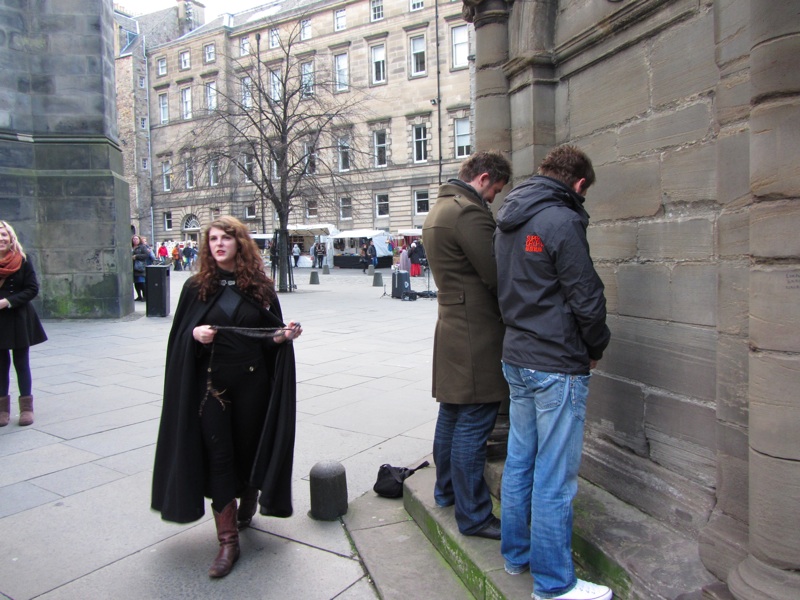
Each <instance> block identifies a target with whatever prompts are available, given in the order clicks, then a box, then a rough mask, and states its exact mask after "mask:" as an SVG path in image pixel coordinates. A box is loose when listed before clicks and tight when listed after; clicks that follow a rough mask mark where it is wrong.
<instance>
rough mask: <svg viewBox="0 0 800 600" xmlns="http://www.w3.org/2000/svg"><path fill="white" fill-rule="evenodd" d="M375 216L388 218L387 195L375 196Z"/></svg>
mask: <svg viewBox="0 0 800 600" xmlns="http://www.w3.org/2000/svg"><path fill="white" fill-rule="evenodd" d="M375 216H376V217H388V216H389V194H375Z"/></svg>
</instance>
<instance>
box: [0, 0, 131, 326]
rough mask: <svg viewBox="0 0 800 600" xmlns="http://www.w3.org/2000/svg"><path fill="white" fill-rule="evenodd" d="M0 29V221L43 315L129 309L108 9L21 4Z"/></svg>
mask: <svg viewBox="0 0 800 600" xmlns="http://www.w3.org/2000/svg"><path fill="white" fill-rule="evenodd" d="M13 4H14V6H13V7H12V6H11V5H8V6H6V8H5V11H6V13H7V14H6V18H4V19H3V20H2V23H0V64H2V69H0V190H2V193H0V215H2V218H3V219H4V220H8V221H9V222H11V223H12V224H13V225H14V227H15V229H16V230H17V233H18V234H19V236H20V240H21V242H22V243H23V245H24V247H25V249H26V251H28V253H29V256H30V259H31V261H32V263H33V264H34V267H35V268H36V270H37V272H38V274H39V279H40V283H41V290H40V294H39V298H38V299H37V303H38V309H39V311H40V314H41V315H42V316H43V317H51V318H52V317H120V316H123V315H125V314H128V313H130V312H131V311H132V310H133V294H132V291H131V290H132V283H131V277H132V273H131V271H132V266H131V257H130V206H129V202H128V186H127V184H126V183H125V182H124V180H123V179H122V176H121V175H122V156H121V152H120V149H119V146H118V144H117V123H116V119H117V115H116V105H115V101H116V98H115V93H114V43H113V31H114V28H113V11H112V3H111V0H63V1H60V2H54V3H41V2H34V1H33V0H24V1H22V2H16V3H13Z"/></svg>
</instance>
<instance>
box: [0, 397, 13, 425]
mask: <svg viewBox="0 0 800 600" xmlns="http://www.w3.org/2000/svg"><path fill="white" fill-rule="evenodd" d="M10 417H11V396H0V427H5V426H6V425H8V420H9V418H10Z"/></svg>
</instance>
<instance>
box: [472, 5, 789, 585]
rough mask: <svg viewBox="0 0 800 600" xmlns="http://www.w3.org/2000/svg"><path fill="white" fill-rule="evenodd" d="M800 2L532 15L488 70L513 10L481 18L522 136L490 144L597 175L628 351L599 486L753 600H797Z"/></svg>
mask: <svg viewBox="0 0 800 600" xmlns="http://www.w3.org/2000/svg"><path fill="white" fill-rule="evenodd" d="M799 6H800V5H799V4H798V2H787V3H780V9H778V5H777V4H773V3H769V2H767V1H766V0H705V1H699V0H659V1H652V0H651V1H646V0H625V1H623V2H604V1H599V0H598V1H596V2H584V1H579V0H561V1H560V2H551V1H545V0H541V1H536V0H533V1H530V2H517V3H514V4H513V5H510V7H509V8H508V10H509V11H510V12H509V14H508V22H507V29H508V36H505V37H503V36H501V37H499V38H498V37H497V36H495V37H494V40H495V41H494V42H492V41H491V40H487V41H485V43H486V44H494V45H495V47H491V48H490V50H489V51H488V52H487V54H484V55H483V56H481V29H480V27H479V23H480V20H481V19H485V20H487V21H489V22H491V21H497V20H502V17H501V13H502V12H503V10H504V7H503V5H502V3H500V2H497V1H496V0H486V1H485V2H483V3H481V4H480V5H479V6H478V7H477V9H476V10H475V12H476V15H475V17H474V20H475V23H476V33H477V37H478V57H477V61H476V62H477V68H478V75H477V80H478V81H477V85H476V87H477V90H478V92H477V93H478V97H479V98H480V96H481V93H482V92H483V94H484V96H486V97H489V96H490V95H491V90H492V89H493V88H496V87H497V84H496V72H495V71H494V70H493V68H492V67H493V65H494V64H496V63H493V62H492V61H488V60H487V59H486V56H487V55H488V56H492V57H493V59H494V60H496V58H497V57H498V56H501V55H502V48H501V47H500V46H502V44H503V43H506V42H505V40H506V39H507V40H508V42H507V44H508V47H507V55H508V56H507V60H505V62H504V63H503V70H504V73H505V75H506V78H507V86H508V90H509V95H508V99H507V101H506V104H505V106H504V107H503V110H504V112H505V114H506V115H508V116H510V120H511V125H510V127H508V128H505V129H504V128H503V127H502V123H501V122H502V116H494V117H492V118H491V119H486V120H483V121H482V119H481V113H480V110H478V112H477V114H476V121H477V124H478V125H477V127H478V131H477V132H476V136H477V139H478V140H479V141H480V140H493V139H501V140H503V139H505V140H507V141H508V143H510V146H511V150H512V160H513V165H514V169H515V179H517V180H521V179H523V178H526V177H527V176H529V175H530V174H532V173H533V172H534V170H535V167H536V165H537V164H538V163H539V162H540V161H541V159H542V158H543V157H544V155H545V153H546V152H547V151H548V150H549V149H550V148H551V147H552V146H553V145H555V144H558V143H564V142H569V143H573V144H576V145H578V146H580V147H582V148H583V149H584V150H586V151H587V153H588V154H589V155H590V156H591V157H592V159H593V161H594V165H595V169H596V172H597V184H596V185H595V186H594V187H593V188H592V189H591V190H590V191H589V193H588V195H587V202H586V208H587V210H588V212H589V213H590V214H591V216H592V224H591V226H590V230H589V240H590V244H591V248H592V255H593V257H594V259H595V263H596V266H597V268H598V271H599V272H600V274H601V277H602V278H603V281H604V282H605V284H606V295H607V298H608V308H609V325H610V327H611V330H612V335H613V338H612V342H611V345H610V346H609V349H608V351H607V352H606V355H605V357H604V358H603V360H602V361H601V362H600V364H599V367H598V369H597V371H596V373H595V375H594V377H593V379H592V388H591V394H590V400H589V409H588V416H587V436H586V444H585V454H584V462H583V467H582V475H583V476H584V477H585V478H587V479H588V480H590V481H592V482H594V483H596V484H598V485H600V486H602V487H603V488H605V489H606V490H608V491H610V492H612V493H613V494H614V495H615V496H617V497H618V498H621V499H623V500H624V501H626V502H628V503H629V504H631V505H633V506H635V507H637V508H639V509H640V510H642V511H644V512H645V513H647V514H648V515H650V516H651V517H652V518H655V519H658V520H659V521H662V522H665V523H667V524H669V525H670V526H671V527H673V528H674V529H677V530H679V531H682V532H683V533H684V534H686V535H689V536H692V537H693V538H695V539H696V540H697V543H698V548H699V551H700V554H701V557H702V559H703V562H704V564H705V565H706V567H707V568H708V569H709V570H710V571H711V572H712V573H713V574H714V575H716V576H717V577H718V578H719V579H721V580H723V581H727V582H729V584H730V589H731V592H733V594H734V595H735V597H736V598H738V599H740V600H742V599H745V598H746V599H755V598H784V599H785V598H790V597H791V598H794V597H800V592H798V585H799V584H798V577H797V572H798V571H797V569H798V566H800V546H798V539H800V538H798V536H797V535H795V532H796V531H798V530H800V523H799V522H798V519H799V518H800V517H798V515H800V488H798V486H797V485H796V482H797V481H798V479H800V476H799V474H798V469H800V467H799V466H798V465H800V437H798V436H797V435H796V431H797V429H798V426H800V402H799V401H798V397H797V394H796V393H793V391H792V390H790V383H789V382H792V381H793V382H794V383H795V385H796V383H797V381H798V377H797V374H798V361H797V350H798V340H800V310H798V308H797V307H798V306H800V303H798V301H797V299H798V298H797V296H798V293H800V284H798V281H800V271H799V267H800V242H798V239H800V237H798V236H797V234H796V232H795V230H796V228H795V227H794V226H795V225H796V224H797V222H798V209H797V199H798V197H800V185H798V182H800V175H799V174H800V170H799V169H798V163H797V156H798V150H799V149H800V133H798V132H800V127H798V125H799V124H800V123H798V121H799V120H800V116H799V115H800V111H798V106H800V75H798V73H799V71H798V70H797V69H796V68H795V66H793V64H792V61H793V58H792V57H795V56H796V55H797V46H798V44H800V42H798V40H800V12H799V11H798V7H799ZM484 47H486V46H484ZM795 62H796V61H795ZM482 64H483V65H485V68H484V70H485V71H486V73H485V74H484V75H483V76H482V74H481V66H482ZM499 106H500V104H499V103H498V101H497V100H496V99H495V100H494V102H493V107H494V108H495V109H497V108H498V107H499ZM478 108H480V104H479V105H478ZM492 121H494V122H492ZM501 145H502V144H501ZM484 148H485V146H482V145H481V144H480V143H479V144H478V149H484ZM791 482H794V483H791Z"/></svg>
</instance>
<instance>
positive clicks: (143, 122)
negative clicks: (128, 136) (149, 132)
mask: <svg viewBox="0 0 800 600" xmlns="http://www.w3.org/2000/svg"><path fill="white" fill-rule="evenodd" d="M139 129H147V117H139Z"/></svg>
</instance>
